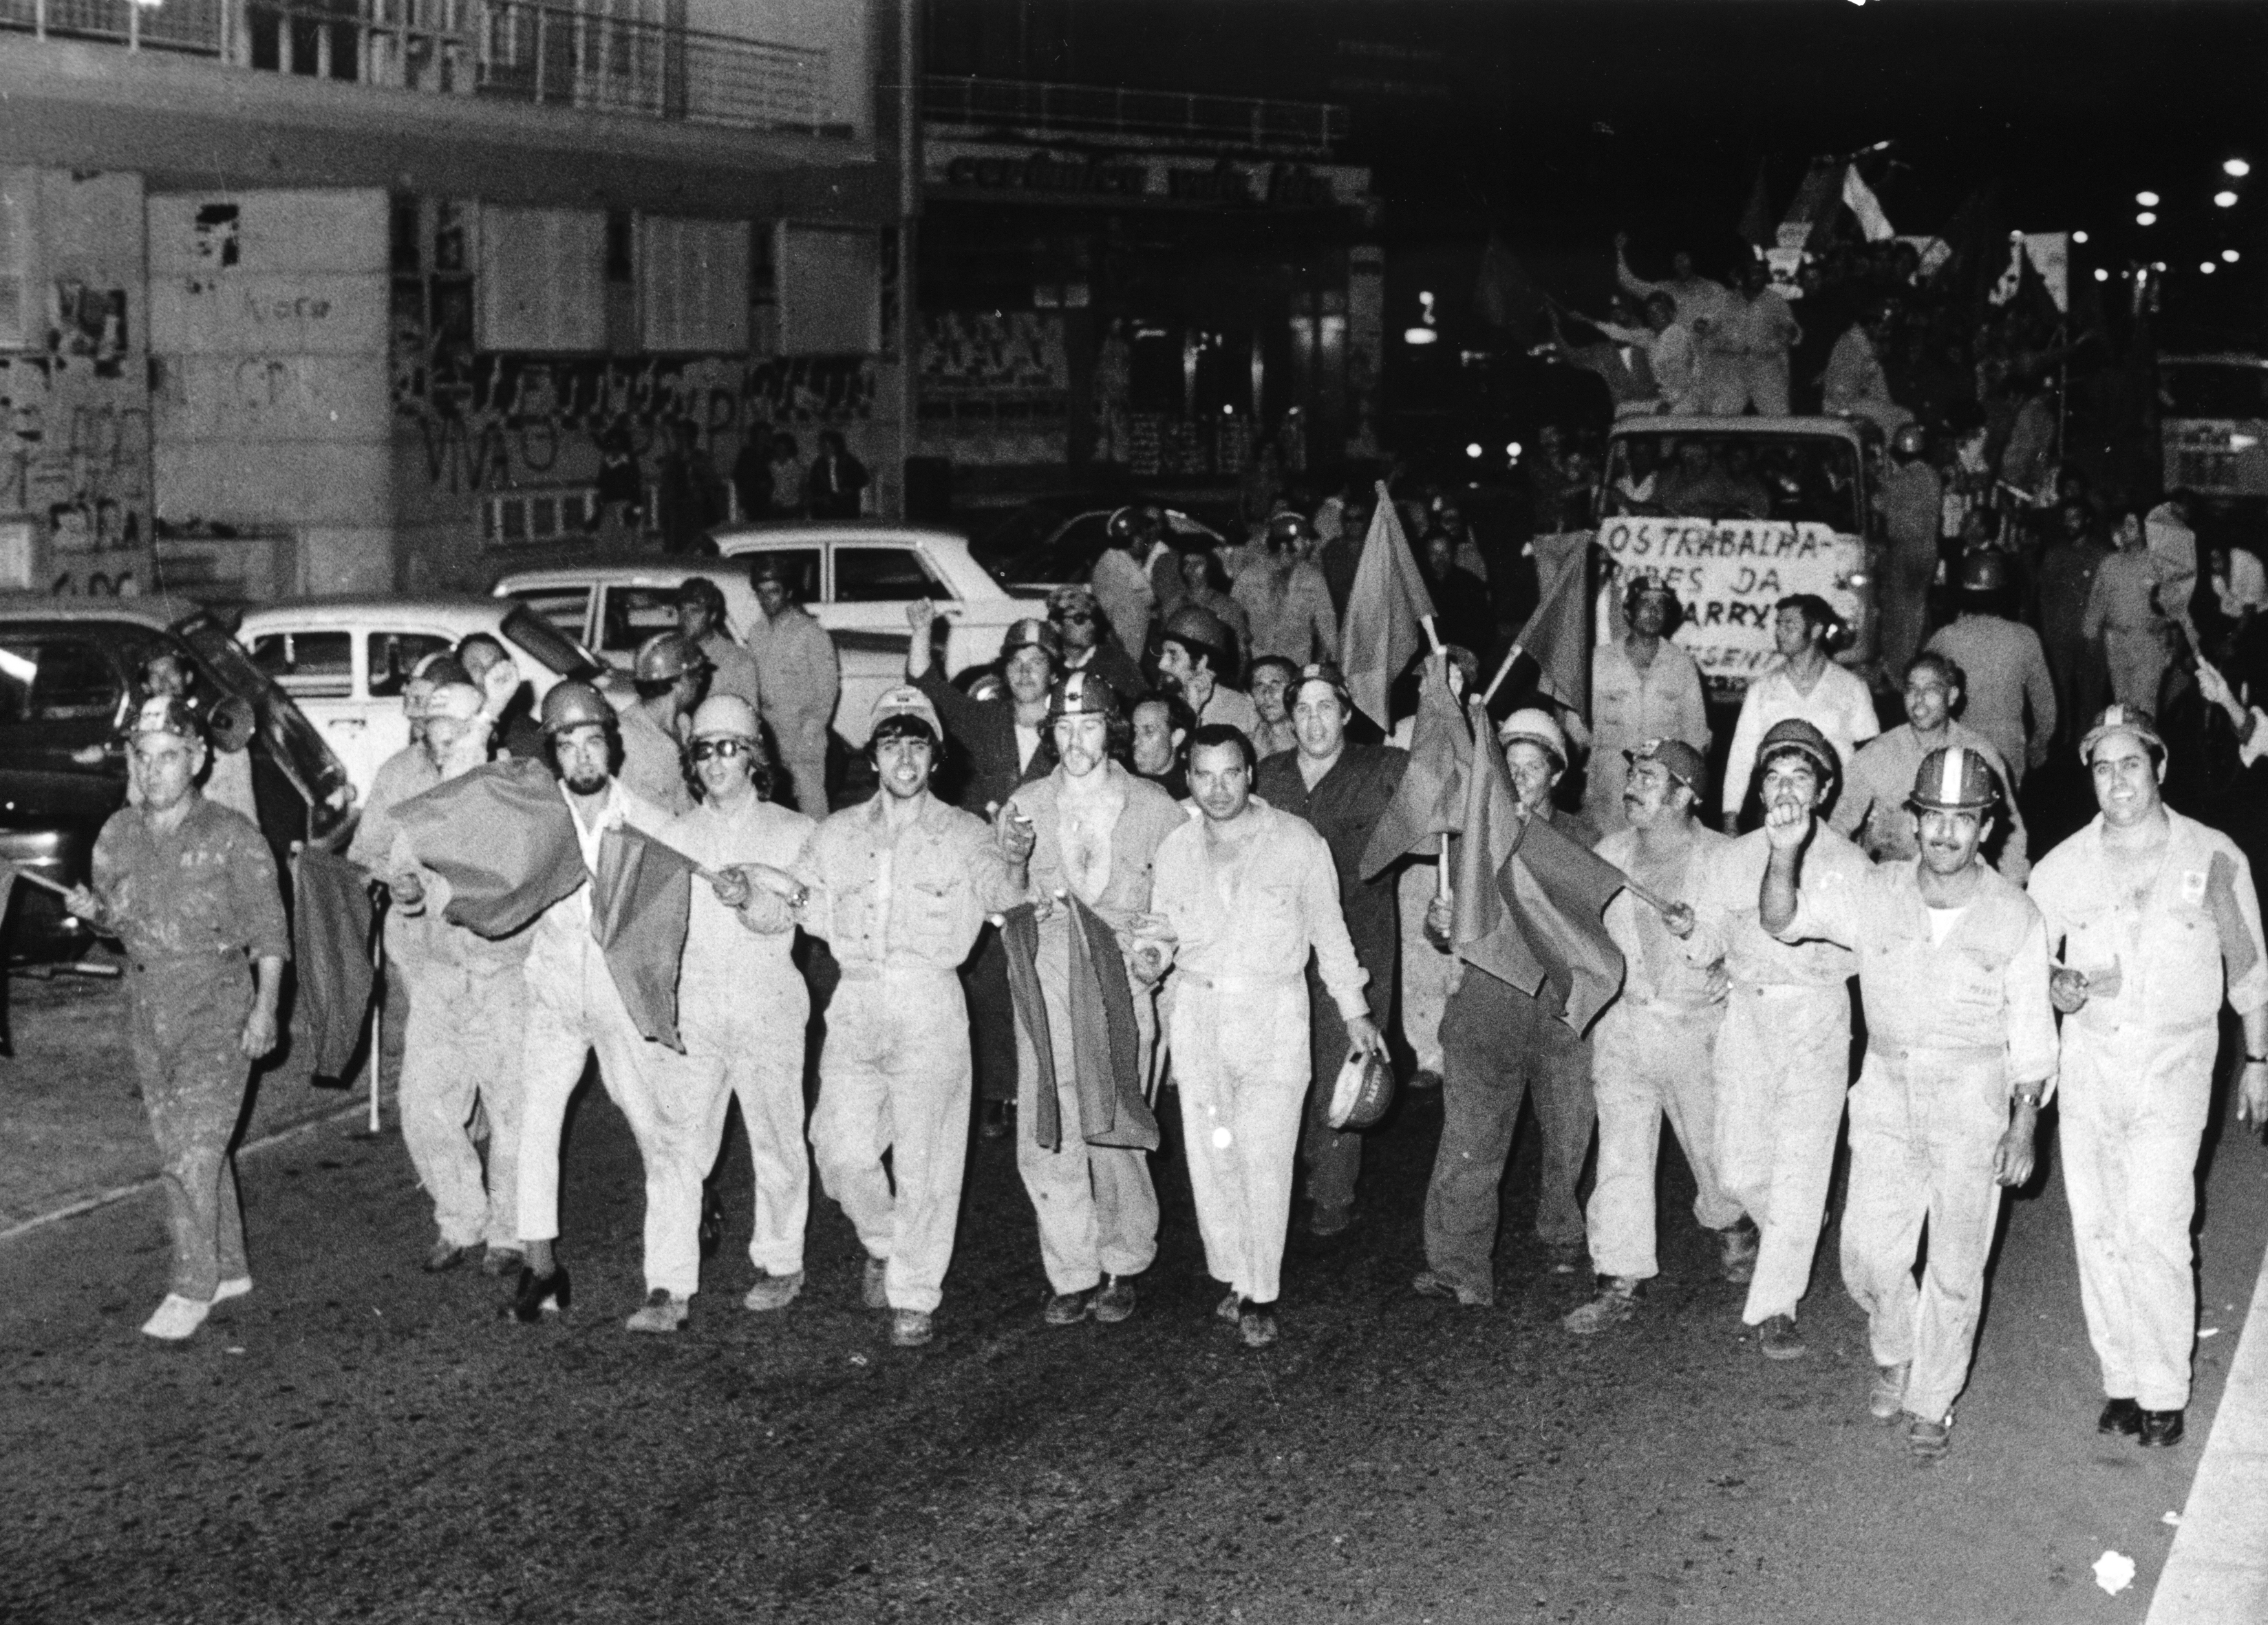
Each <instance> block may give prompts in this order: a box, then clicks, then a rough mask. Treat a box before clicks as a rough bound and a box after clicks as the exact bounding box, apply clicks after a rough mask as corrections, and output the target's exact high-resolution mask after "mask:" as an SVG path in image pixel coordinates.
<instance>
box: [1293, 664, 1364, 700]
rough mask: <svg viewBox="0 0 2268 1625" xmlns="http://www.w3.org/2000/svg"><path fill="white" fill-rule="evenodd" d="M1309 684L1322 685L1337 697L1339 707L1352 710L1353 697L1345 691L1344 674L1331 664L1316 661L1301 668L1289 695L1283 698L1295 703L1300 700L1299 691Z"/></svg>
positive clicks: (1345, 681)
mask: <svg viewBox="0 0 2268 1625" xmlns="http://www.w3.org/2000/svg"><path fill="white" fill-rule="evenodd" d="M1309 683H1321V684H1322V685H1323V686H1324V687H1325V688H1329V690H1330V691H1331V692H1332V693H1333V694H1335V695H1338V697H1339V704H1340V705H1341V706H1343V707H1344V708H1345V709H1346V710H1353V709H1354V695H1352V694H1351V693H1349V692H1348V690H1347V680H1346V673H1344V672H1342V671H1340V670H1339V668H1338V667H1337V665H1336V664H1334V663H1333V662H1331V661H1329V660H1317V661H1314V663H1312V664H1311V665H1303V666H1301V667H1300V673H1299V675H1298V676H1296V677H1294V678H1293V679H1292V688H1291V693H1290V694H1289V695H1286V696H1285V697H1286V698H1287V699H1289V700H1291V701H1292V702H1294V703H1296V702H1298V700H1299V698H1300V689H1302V688H1306V687H1307V685H1308V684H1309Z"/></svg>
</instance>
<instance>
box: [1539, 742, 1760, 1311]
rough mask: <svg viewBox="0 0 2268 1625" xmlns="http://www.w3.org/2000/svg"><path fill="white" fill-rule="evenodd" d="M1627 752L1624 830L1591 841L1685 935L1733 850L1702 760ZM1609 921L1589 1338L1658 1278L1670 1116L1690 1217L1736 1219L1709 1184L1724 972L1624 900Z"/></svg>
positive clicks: (1712, 1225)
mask: <svg viewBox="0 0 2268 1625" xmlns="http://www.w3.org/2000/svg"><path fill="white" fill-rule="evenodd" d="M1628 755H1629V763H1628V765H1629V769H1630V770H1629V772H1628V774H1627V775H1624V776H1623V777H1624V786H1623V813H1624V825H1625V827H1624V828H1621V829H1618V830H1616V832H1615V833H1614V834H1612V835H1609V836H1608V837H1607V838H1606V839H1605V840H1603V841H1602V842H1599V847H1598V852H1599V856H1600V857H1603V858H1605V859H1606V860H1607V862H1609V863H1610V864H1613V865H1614V866H1615V867H1616V868H1617V869H1619V870H1621V871H1623V872H1624V874H1626V875H1628V876H1630V878H1631V879H1632V880H1634V881H1636V882H1638V884H1639V885H1641V886H1645V887H1646V889H1647V890H1648V891H1651V892H1653V893H1655V894H1656V895H1657V896H1659V897H1661V898H1662V899H1663V900H1665V901H1668V903H1670V904H1671V905H1672V908H1671V913H1672V915H1675V923H1677V924H1680V925H1683V926H1684V927H1685V928H1686V929H1687V930H1689V931H1690V930H1691V924H1692V914H1693V908H1692V904H1693V899H1694V898H1695V897H1696V896H1697V895H1698V894H1699V892H1700V887H1701V883H1702V879H1703V878H1704V876H1705V874H1706V873H1707V872H1708V866H1709V862H1710V860H1711V858H1712V857H1714V856H1715V855H1716V854H1717V853H1718V852H1719V850H1720V849H1723V848H1724V847H1726V846H1728V845H1729V844H1731V843H1730V842H1727V840H1726V838H1725V837H1724V836H1722V835H1719V834H1718V833H1717V832H1716V831H1714V830H1712V829H1711V828H1710V827H1708V826H1707V825H1705V824H1704V823H1703V822H1701V820H1700V819H1699V818H1698V817H1697V815H1696V813H1697V808H1698V807H1699V805H1700V804H1701V802H1702V800H1703V798H1704V797H1705V796H1706V794H1707V792H1708V788H1709V768H1708V763H1707V762H1706V761H1705V760H1704V759H1703V758H1702V755H1701V753H1700V752H1699V751H1697V750H1696V749H1694V748H1693V746H1690V745H1689V744H1687V743H1686V742H1685V741H1684V740H1683V739H1648V740H1646V741H1645V742H1644V743H1642V744H1640V745H1639V746H1637V747H1636V748H1635V749H1633V750H1631V752H1629V753H1628ZM1606 923H1607V934H1608V935H1609V937H1611V938H1614V941H1615V945H1616V947H1618V948H1620V949H1621V950H1622V952H1623V963H1624V967H1625V970H1624V978H1623V991H1622V996H1621V997H1620V998H1618V999H1616V1001H1615V1002H1614V1003H1613V1004H1609V1006H1607V1009H1606V1011H1605V1013H1604V1014H1602V1016H1600V1018H1599V1023H1598V1026H1596V1027H1594V1028H1593V1029H1592V1033H1591V1078H1592V1085H1593V1088H1594V1092H1595V1093H1596V1094H1597V1096H1598V1105H1599V1166H1598V1173H1597V1182H1596V1183H1595V1184H1594V1186H1593V1188H1592V1190H1591V1206H1590V1210H1589V1212H1588V1213H1587V1215H1586V1220H1587V1232H1588V1234H1589V1237H1590V1246H1591V1267H1592V1268H1594V1269H1595V1270H1596V1271H1597V1272H1598V1275H1599V1287H1600V1290H1599V1296H1598V1297H1597V1298H1594V1299H1593V1300H1592V1301H1591V1302H1589V1303H1587V1304H1585V1305H1583V1306H1582V1307H1580V1308H1579V1309H1577V1310H1576V1311H1575V1312H1574V1313H1572V1314H1570V1315H1568V1316H1567V1317H1566V1319H1565V1320H1564V1321H1563V1322H1562V1324H1563V1325H1565V1327H1566V1328H1567V1329H1568V1330H1569V1331H1571V1332H1576V1333H1580V1334H1584V1335H1588V1334H1591V1333H1594V1332H1600V1331H1603V1330H1605V1329H1606V1328H1607V1327H1609V1326H1614V1325H1616V1324H1618V1323H1620V1322H1621V1321H1624V1320H1628V1319H1630V1317H1631V1314H1633V1313H1635V1312H1636V1311H1637V1308H1638V1298H1639V1296H1640V1295H1641V1294H1642V1293H1643V1291H1644V1290H1645V1287H1646V1282H1648V1281H1650V1280H1652V1279H1653V1277H1654V1276H1657V1275H1659V1274H1660V1273H1661V1266H1660V1264H1659V1263H1658V1262H1657V1261H1656V1260H1655V1256H1654V1202H1653V1182H1654V1173H1655V1165H1656V1162H1657V1160H1658V1158H1659V1155H1660V1151H1661V1120H1662V1119H1663V1118H1664V1117H1665V1116H1667V1117H1668V1119H1669V1126H1670V1127H1671V1128H1672V1129H1675V1130H1676V1131H1677V1143H1678V1144H1679V1145H1680V1146H1681V1147H1683V1150H1684V1152H1685V1161H1686V1164H1687V1165H1689V1166H1690V1168H1691V1169H1692V1170H1693V1183H1694V1187H1695V1194H1694V1198H1693V1217H1694V1218H1695V1219H1696V1220H1697V1221H1698V1222H1699V1224H1701V1226H1702V1228H1703V1229H1705V1230H1712V1231H1723V1230H1726V1229H1727V1228H1729V1227H1730V1226H1732V1225H1733V1224H1737V1223H1738V1222H1739V1220H1740V1217H1741V1206H1740V1204H1739V1203H1738V1202H1734V1200H1733V1199H1732V1198H1731V1197H1729V1196H1727V1195H1726V1194H1725V1191H1724V1188H1723V1187H1722V1186H1720V1185H1719V1183H1718V1180H1717V1148H1716V1118H1717V1110H1716V1081H1715V1078H1714V1077H1713V1076H1712V1073H1711V1070H1710V1059H1711V1056H1712V1055H1713V1054H1714V1052H1715V1050H1716V1047H1717V1029H1718V1027H1719V1026H1720V1025H1721V1024H1722V1023H1723V1021H1724V1018H1725V993H1726V988H1727V982H1726V977H1725V972H1724V967H1722V966H1721V965H1712V966H1706V967H1697V966H1694V965H1692V964H1690V963H1689V962H1688V961H1687V960H1686V957H1685V953H1684V950H1683V946H1682V945H1681V944H1680V943H1679V941H1678V939H1677V938H1676V937H1675V936H1674V935H1673V934H1672V932H1671V930H1670V928H1669V926H1668V924H1666V923H1665V922H1664V916H1663V915H1661V914H1658V913H1656V912H1655V910H1654V908H1653V906H1652V905H1651V904H1649V903H1647V902H1645V901H1641V900H1640V899H1639V898H1638V897H1637V896H1636V895H1635V894H1633V893H1631V892H1629V891H1627V890H1625V891H1623V892H1620V893H1616V897H1615V900H1614V901H1612V902H1610V903H1609V904H1608V905H1607V915H1606Z"/></svg>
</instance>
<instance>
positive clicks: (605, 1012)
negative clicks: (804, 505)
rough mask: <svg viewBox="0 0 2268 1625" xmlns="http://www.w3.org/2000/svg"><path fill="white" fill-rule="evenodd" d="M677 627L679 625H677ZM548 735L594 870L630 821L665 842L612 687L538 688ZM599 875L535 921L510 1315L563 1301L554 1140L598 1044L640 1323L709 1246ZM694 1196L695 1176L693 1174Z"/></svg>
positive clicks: (689, 1280) (687, 1287) (688, 1278)
mask: <svg viewBox="0 0 2268 1625" xmlns="http://www.w3.org/2000/svg"><path fill="white" fill-rule="evenodd" d="M671 636H675V634H674V633H673V634H671ZM541 721H542V724H543V733H544V737H545V738H546V739H549V741H550V746H551V770H552V772H553V773H554V774H556V775H557V776H558V779H559V793H560V796H561V798H563V799H564V800H565V802H566V803H567V810H568V812H569V813H570V814H571V816H572V817H573V819H574V820H575V839H576V842H577V843H578V845H579V846H580V847H581V849H582V855H583V867H584V870H585V874H586V876H590V877H595V876H596V875H597V874H598V872H599V856H600V848H601V846H602V844H603V842H604V840H605V836H606V833H607V831H608V829H610V828H619V827H622V826H623V825H628V826H629V827H631V828H633V829H636V830H637V831H639V832H640V833H642V834H644V835H650V836H652V838H653V839H655V840H657V841H659V840H660V839H661V838H662V833H663V831H664V830H666V828H667V827H668V826H669V815H668V814H667V813H664V812H663V811H662V810H661V809H660V808H659V807H657V806H655V805H653V804H652V802H650V801H648V800H646V799H645V798H644V797H643V796H641V795H639V794H638V793H637V791H636V790H632V789H631V788H630V786H629V785H628V784H626V783H623V782H622V779H621V777H620V776H619V772H620V764H621V762H622V732H621V725H620V724H619V723H618V722H617V720H616V718H615V708H614V707H613V706H612V705H609V704H608V702H607V697H606V695H602V694H600V692H599V691H598V690H597V689H596V688H593V687H592V686H591V685H590V684H588V683H585V682H578V681H576V680H573V679H569V680H566V681H564V682H561V683H556V684H555V685H553V687H552V688H551V691H550V692H549V694H546V695H544V696H543V709H542V712H541ZM592 908H593V881H592V879H585V880H584V881H583V883H582V884H581V885H580V886H577V887H576V888H575V889H574V890H573V891H572V892H571V893H568V894H567V895H566V896H564V897H563V898H561V899H560V900H559V901H557V902H556V903H553V904H552V905H551V906H550V907H549V908H546V909H545V910H544V911H543V912H542V914H541V915H538V916H537V917H536V920H535V923H534V924H533V925H531V926H529V927H528V928H527V930H528V933H529V936H528V946H527V967H526V975H527V1041H526V1042H525V1044H524V1045H523V1046H522V1048H521V1059H520V1068H521V1070H520V1077H521V1085H520V1122H519V1239H520V1243H521V1245H522V1246H523V1247H524V1248H525V1250H526V1252H527V1263H526V1264H525V1265H524V1266H523V1267H522V1268H521V1269H520V1272H519V1284H518V1286H517V1288H516V1289H515V1290H514V1292H513V1295H512V1308H511V1312H510V1313H512V1316H513V1317H514V1318H515V1319H517V1320H523V1321H529V1322H533V1321H535V1320H541V1318H542V1317H543V1316H544V1315H545V1314H546V1313H552V1312H555V1311H557V1310H561V1309H564V1308H566V1307H567V1306H568V1300H569V1294H570V1290H571V1287H570V1283H569V1280H568V1276H567V1271H566V1268H564V1266H563V1265H561V1264H560V1262H559V1261H558V1256H557V1251H556V1242H557V1240H558V1238H559V1141H560V1132H561V1129H562V1126H563V1124H564V1122H565V1121H566V1117H567V1102H568V1100H569V1099H571V1098H572V1097H573V1095H574V1093H575V1088H576V1085H578V1084H579V1083H581V1082H582V1081H583V1068H584V1066H585V1063H587V1062H588V1061H589V1060H590V1058H591V1056H592V1055H593V1054H594V1053H595V1054H596V1055H597V1056H598V1059H599V1081H600V1083H601V1084H602V1085H605V1087H606V1091H607V1094H608V1097H609V1098H610V1099H613V1101H614V1103H615V1105H616V1106H617V1107H621V1108H622V1115H623V1116H624V1117H626V1118H628V1119H629V1120H630V1133H631V1135H632V1136H634V1137H635V1138H636V1139H637V1147H638V1156H639V1158H640V1159H641V1160H642V1161H643V1162H644V1165H645V1284H646V1306H645V1307H644V1308H642V1309H640V1310H638V1311H637V1313H636V1314H634V1315H632V1316H631V1329H632V1330H635V1331H647V1330H652V1329H655V1325H654V1323H655V1322H666V1323H672V1324H674V1323H675V1322H680V1321H682V1320H684V1318H685V1303H686V1300H687V1299H689V1298H691V1297H692V1296H693V1294H694V1292H695V1290H696V1289H697V1288H698V1287H699V1286H700V1284H701V1278H700V1277H701V1253H700V1247H699V1245H698V1242H697V1240H696V1238H695V1237H694V1236H693V1235H692V1234H691V1233H690V1232H689V1233H687V1234H686V1235H684V1236H682V1237H681V1236H679V1235H678V1234H677V1232H676V1230H675V1228H674V1226H673V1225H671V1224H669V1223H668V1222H667V1220H668V1216H669V1215H670V1214H671V1213H673V1212H674V1211H675V1210H676V1207H677V1200H676V1198H675V1196H674V1195H673V1193H672V1192H671V1191H670V1189H669V1188H668V1182H669V1180H672V1179H673V1178H675V1177H679V1176H678V1173H677V1162H676V1159H675V1158H672V1157H671V1156H669V1155H668V1150H669V1147H668V1144H667V1142H666V1139H665V1138H664V1128H663V1123H662V1118H661V1110H660V1106H659V1101H658V1099H657V1085H658V1081H659V1078H658V1075H659V1067H660V1064H661V1063H660V1057H661V1056H663V1055H666V1054H667V1053H668V1051H667V1050H666V1048H664V1046H662V1045H660V1044H658V1043H655V1042H654V1041H652V1040H650V1039H648V1038H646V1037H645V1036H644V1034H643V1033H640V1032H639V1031H638V1030H637V1024H636V1023H635V1022H634V1021H633V1020H632V1019H631V1018H630V1011H628V1010H627V1009H626V1008H624V1006H623V1004H622V993H621V991H620V990H619V989H617V988H616V987H615V978H614V973H613V972H612V971H611V970H609V969H608V966H607V958H606V954H605V953H604V952H602V951H601V950H600V946H599V942H598V938H596V937H594V936H593V934H592V927H591V915H592ZM691 1177H692V1180H693V1183H694V1196H693V1200H694V1201H696V1202H698V1201H699V1188H700V1178H701V1176H700V1175H699V1174H697V1173H696V1174H694V1175H692V1176H691Z"/></svg>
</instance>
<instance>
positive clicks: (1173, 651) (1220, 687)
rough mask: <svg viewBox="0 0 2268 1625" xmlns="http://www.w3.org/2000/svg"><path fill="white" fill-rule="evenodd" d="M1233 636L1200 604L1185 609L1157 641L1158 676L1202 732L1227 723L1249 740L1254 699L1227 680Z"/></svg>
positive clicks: (1254, 722)
mask: <svg viewBox="0 0 2268 1625" xmlns="http://www.w3.org/2000/svg"><path fill="white" fill-rule="evenodd" d="M1234 636H1235V635H1234V634H1233V633H1232V632H1231V631H1230V630H1229V629H1228V627H1227V625H1226V623H1225V622H1224V621H1222V620H1221V618H1220V617H1219V615H1216V614H1213V613H1212V611H1211V610H1209V609H1207V608H1205V607H1204V606H1203V605H1201V604H1184V605H1182V607H1180V608H1179V609H1176V610H1175V611H1174V612H1173V614H1169V615H1167V617H1166V629H1165V631H1164V633H1163V634H1162V635H1161V636H1160V638H1159V640H1158V673H1159V675H1160V676H1161V677H1163V678H1164V679H1165V680H1166V684H1167V687H1168V688H1172V689H1174V690H1175V691H1176V692H1177V693H1179V694H1180V695H1181V696H1182V699H1183V700H1184V701H1186V702H1188V704H1189V710H1190V712H1191V713H1192V714H1193V715H1195V717H1197V724H1198V725H1199V726H1200V727H1202V726H1204V724H1206V723H1211V722H1218V723H1226V724H1228V725H1229V726H1230V727H1232V728H1234V729H1237V730H1238V731H1240V732H1242V734H1243V735H1244V737H1245V738H1246V739H1251V738H1252V737H1253V735H1254V734H1255V733H1256V732H1258V731H1259V727H1260V713H1259V712H1258V711H1256V710H1253V709H1252V697H1251V696H1250V695H1246V694H1241V693H1239V692H1238V691H1237V690H1236V689H1233V688H1230V687H1229V686H1228V684H1227V682H1226V674H1227V672H1228V668H1229V651H1230V648H1231V646H1232V643H1233V639H1234Z"/></svg>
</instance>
